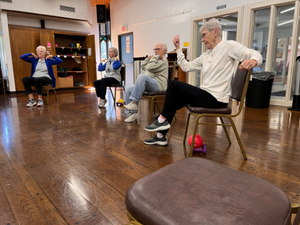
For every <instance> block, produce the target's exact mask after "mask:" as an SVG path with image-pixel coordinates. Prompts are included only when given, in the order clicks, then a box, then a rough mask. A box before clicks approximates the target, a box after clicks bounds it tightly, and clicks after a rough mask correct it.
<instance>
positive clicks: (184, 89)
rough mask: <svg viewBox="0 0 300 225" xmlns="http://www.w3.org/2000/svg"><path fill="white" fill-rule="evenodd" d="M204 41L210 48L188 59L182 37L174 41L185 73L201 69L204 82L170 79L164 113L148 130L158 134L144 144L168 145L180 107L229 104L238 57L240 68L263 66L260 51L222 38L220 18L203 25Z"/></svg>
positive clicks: (202, 35)
mask: <svg viewBox="0 0 300 225" xmlns="http://www.w3.org/2000/svg"><path fill="white" fill-rule="evenodd" d="M200 33H201V41H202V42H203V43H204V44H205V45H206V46H207V48H208V50H207V51H206V52H205V53H203V54H202V55H201V56H199V57H198V58H196V59H195V60H193V61H192V62H188V61H186V60H185V58H184V54H183V53H182V51H181V49H180V39H179V36H178V35H177V36H175V37H174V39H173V43H174V45H175V47H176V51H177V62H178V64H179V66H180V67H181V69H182V70H183V71H185V72H190V71H195V70H200V69H201V70H202V72H203V84H202V85H201V86H200V88H198V87H195V86H192V85H189V84H186V83H183V82H180V81H176V80H174V81H172V82H170V84H169V86H168V89H167V94H166V98H165V102H164V107H163V110H162V112H161V115H160V116H159V117H158V119H157V120H156V121H155V122H153V123H152V124H151V125H149V126H146V127H145V130H147V131H157V133H156V135H155V136H154V137H152V138H150V139H146V140H144V143H145V144H149V145H153V144H157V145H167V144H168V142H167V139H166V137H165V136H166V133H167V132H168V129H169V128H170V127H171V125H170V124H171V122H172V119H173V117H174V115H175V113H176V110H179V109H181V108H183V107H185V106H186V105H188V104H191V105H193V106H198V107H209V108H222V107H226V106H227V105H228V103H229V97H230V94H231V80H232V77H233V73H234V69H235V62H236V60H238V61H240V62H242V63H241V65H240V67H239V68H240V69H241V70H250V69H252V68H254V67H256V66H259V65H261V63H262V56H261V54H260V53H259V52H257V51H255V50H253V49H249V48H247V47H245V46H243V45H241V44H240V43H238V42H236V41H222V27H221V25H220V23H219V21H218V20H217V19H214V18H213V19H210V20H209V21H207V22H206V23H204V24H203V25H202V26H201V28H200Z"/></svg>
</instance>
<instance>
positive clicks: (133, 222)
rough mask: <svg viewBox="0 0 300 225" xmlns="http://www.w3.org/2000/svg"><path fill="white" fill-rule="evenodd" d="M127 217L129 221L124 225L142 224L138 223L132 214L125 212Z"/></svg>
mask: <svg viewBox="0 0 300 225" xmlns="http://www.w3.org/2000/svg"><path fill="white" fill-rule="evenodd" d="M127 218H128V220H129V223H126V225H143V224H141V223H139V222H138V221H137V220H136V219H135V218H134V217H133V216H132V215H130V213H129V212H127Z"/></svg>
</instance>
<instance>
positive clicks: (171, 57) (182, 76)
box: [168, 48, 187, 83]
mask: <svg viewBox="0 0 300 225" xmlns="http://www.w3.org/2000/svg"><path fill="white" fill-rule="evenodd" d="M182 52H183V54H184V56H185V58H186V54H187V49H186V48H183V49H182ZM168 61H174V62H176V75H175V77H174V79H175V80H179V81H182V82H185V83H186V72H184V71H183V70H182V69H181V68H180V66H178V64H177V53H176V50H174V51H172V52H168Z"/></svg>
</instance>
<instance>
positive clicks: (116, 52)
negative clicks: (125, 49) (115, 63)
mask: <svg viewBox="0 0 300 225" xmlns="http://www.w3.org/2000/svg"><path fill="white" fill-rule="evenodd" d="M109 50H112V51H113V52H114V53H115V57H117V56H118V49H116V48H115V47H111V48H110V49H109Z"/></svg>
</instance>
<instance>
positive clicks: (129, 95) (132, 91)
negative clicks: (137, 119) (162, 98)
mask: <svg viewBox="0 0 300 225" xmlns="http://www.w3.org/2000/svg"><path fill="white" fill-rule="evenodd" d="M144 91H159V86H158V82H157V81H156V80H155V79H153V78H151V77H149V76H147V75H144V74H140V75H139V76H138V78H137V80H136V82H135V85H131V86H129V87H126V89H125V96H126V99H125V103H126V105H127V104H129V103H130V102H131V101H136V102H139V101H140V99H141V97H142V95H143V92H144ZM128 111H129V110H126V112H128ZM130 112H131V113H134V112H137V111H130Z"/></svg>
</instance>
